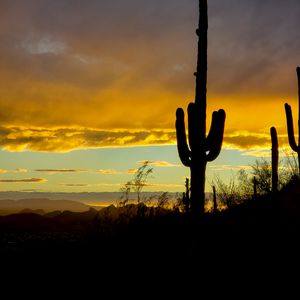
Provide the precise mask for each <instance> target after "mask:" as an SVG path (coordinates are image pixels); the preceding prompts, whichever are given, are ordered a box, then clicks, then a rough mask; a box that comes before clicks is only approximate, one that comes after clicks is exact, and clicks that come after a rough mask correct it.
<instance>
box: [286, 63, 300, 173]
mask: <svg viewBox="0 0 300 300" xmlns="http://www.w3.org/2000/svg"><path fill="white" fill-rule="evenodd" d="M297 78H298V145H297V144H296V140H295V135H294V125H293V115H292V108H291V106H290V105H289V104H288V103H285V105H284V106H285V114H286V123H287V130H288V136H289V144H290V146H291V148H292V149H293V150H294V151H295V152H297V154H298V174H299V176H300V67H298V68H297Z"/></svg>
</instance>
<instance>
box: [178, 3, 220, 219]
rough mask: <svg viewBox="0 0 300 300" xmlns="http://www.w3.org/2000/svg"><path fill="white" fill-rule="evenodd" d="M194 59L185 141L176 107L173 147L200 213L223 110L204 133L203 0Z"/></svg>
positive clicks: (205, 27) (194, 207) (181, 116)
mask: <svg viewBox="0 0 300 300" xmlns="http://www.w3.org/2000/svg"><path fill="white" fill-rule="evenodd" d="M199 10H200V15H199V28H198V29H197V31H196V33H197V35H198V37H199V40H198V60H197V72H196V73H195V74H194V75H195V77H196V95H195V102H191V103H190V104H189V105H188V142H187V138H186V131H185V122H184V111H183V109H182V108H178V109H177V111H176V134H177V148H178V153H179V157H180V159H181V161H182V163H183V164H184V165H185V166H186V167H189V168H190V171H191V211H192V213H194V214H198V215H202V214H204V203H205V170H206V164H207V162H210V161H213V160H215V159H216V158H217V157H218V155H219V153H220V151H221V148H222V141H223V134H224V125H225V111H224V110H223V109H220V110H219V111H214V112H213V115H212V123H211V127H210V131H209V134H208V135H207V136H206V85H207V30H208V14H207V0H199Z"/></svg>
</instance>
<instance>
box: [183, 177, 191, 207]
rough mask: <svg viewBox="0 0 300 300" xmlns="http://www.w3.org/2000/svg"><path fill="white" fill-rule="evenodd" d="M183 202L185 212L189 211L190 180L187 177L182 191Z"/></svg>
mask: <svg viewBox="0 0 300 300" xmlns="http://www.w3.org/2000/svg"><path fill="white" fill-rule="evenodd" d="M183 204H184V209H185V212H186V213H187V212H189V211H190V180H189V179H188V178H186V179H185V193H183Z"/></svg>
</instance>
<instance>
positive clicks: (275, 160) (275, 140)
mask: <svg viewBox="0 0 300 300" xmlns="http://www.w3.org/2000/svg"><path fill="white" fill-rule="evenodd" d="M270 132H271V140H272V192H274V193H275V192H277V189H278V156H279V155H278V138H277V131H276V128H275V127H271V130H270Z"/></svg>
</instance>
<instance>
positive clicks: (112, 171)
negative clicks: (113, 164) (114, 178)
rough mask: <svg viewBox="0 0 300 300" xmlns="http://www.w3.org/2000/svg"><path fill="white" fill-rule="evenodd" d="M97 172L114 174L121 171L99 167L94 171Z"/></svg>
mask: <svg viewBox="0 0 300 300" xmlns="http://www.w3.org/2000/svg"><path fill="white" fill-rule="evenodd" d="M96 172H97V173H100V174H102V175H116V174H122V172H119V171H116V170H112V169H100V170H97V171H96Z"/></svg>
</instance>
